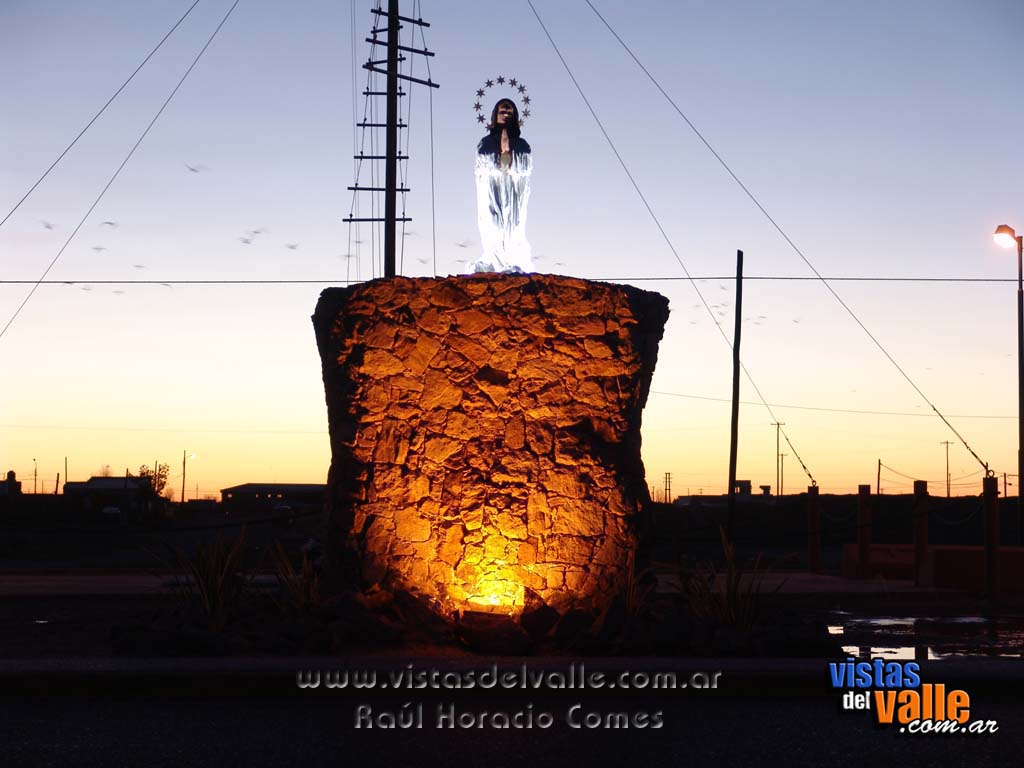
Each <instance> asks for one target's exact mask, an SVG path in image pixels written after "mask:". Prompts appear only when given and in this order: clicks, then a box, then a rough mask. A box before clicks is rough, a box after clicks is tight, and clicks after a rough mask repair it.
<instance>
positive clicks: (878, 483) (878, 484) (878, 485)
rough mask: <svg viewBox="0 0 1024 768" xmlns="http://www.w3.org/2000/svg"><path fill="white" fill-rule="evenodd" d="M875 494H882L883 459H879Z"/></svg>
mask: <svg viewBox="0 0 1024 768" xmlns="http://www.w3.org/2000/svg"><path fill="white" fill-rule="evenodd" d="M875 495H877V496H881V495H882V460H881V459H879V460H878V479H877V480H875Z"/></svg>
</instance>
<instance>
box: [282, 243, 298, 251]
mask: <svg viewBox="0 0 1024 768" xmlns="http://www.w3.org/2000/svg"><path fill="white" fill-rule="evenodd" d="M284 247H285V248H287V249H288V250H289V251H294V250H295V249H296V248H298V247H299V244H298V243H285V244H284Z"/></svg>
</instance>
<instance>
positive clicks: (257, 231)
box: [246, 228, 267, 237]
mask: <svg viewBox="0 0 1024 768" xmlns="http://www.w3.org/2000/svg"><path fill="white" fill-rule="evenodd" d="M266 231H267V230H265V229H262V228H261V229H250V230H249V231H248V232H247V233H246V234H249V235H252V236H253V237H256V235H262V234H264V233H266Z"/></svg>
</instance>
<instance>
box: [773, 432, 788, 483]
mask: <svg viewBox="0 0 1024 768" xmlns="http://www.w3.org/2000/svg"><path fill="white" fill-rule="evenodd" d="M772 426H773V427H775V492H776V493H778V494H779V495H780V496H781V495H782V494H781V492H780V490H779V488H780V487H781V485H782V468H781V466H780V465H779V450H780V448H779V429H780V428H781V427H784V426H786V422H784V421H773V422H772Z"/></svg>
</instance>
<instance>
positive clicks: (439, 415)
mask: <svg viewBox="0 0 1024 768" xmlns="http://www.w3.org/2000/svg"><path fill="white" fill-rule="evenodd" d="M667 318H668V301H667V299H665V298H664V297H663V296H660V295H658V294H656V293H650V292H647V291H642V290H639V289H636V288H632V287H630V286H621V285H612V284H607V283H595V282H588V281H585V280H579V279H575V278H569V277H557V276H550V275H499V274H483V275H473V276H464V277H450V278H437V279H435V278H402V277H396V278H390V279H382V280H375V281H372V282H368V283H362V284H360V285H356V286H352V287H349V288H331V289H328V290H325V291H324V292H323V293H322V295H321V297H320V301H319V303H318V304H317V308H316V314H315V315H314V316H313V323H314V327H315V330H316V337H317V344H318V346H319V349H320V357H321V360H322V362H323V377H324V386H325V390H326V395H327V409H328V420H329V425H330V439H331V453H332V461H331V469H330V474H329V479H328V505H329V507H330V518H329V520H330V522H329V525H330V535H329V538H328V547H329V550H330V553H331V554H332V555H333V556H334V558H335V561H336V562H338V563H341V564H342V565H343V566H345V568H346V569H347V572H348V573H349V574H350V575H351V577H352V578H353V579H356V580H358V582H359V586H362V587H368V586H370V585H374V584H376V585H379V586H380V587H381V588H383V589H385V590H392V591H397V590H405V591H408V592H410V593H412V594H414V595H416V596H417V597H418V598H420V599H421V600H422V601H423V602H424V603H426V604H427V605H429V606H430V608H431V609H432V610H433V611H435V612H436V613H438V614H440V615H442V616H444V617H446V618H451V617H453V616H454V615H455V614H456V613H461V612H465V611H493V612H497V613H505V614H509V615H512V616H513V617H515V616H518V615H519V614H521V613H522V612H523V610H524V609H530V610H532V609H533V608H534V607H537V606H539V604H540V602H541V601H543V603H545V604H547V605H548V606H550V607H551V608H554V609H555V610H557V611H559V612H560V613H565V612H567V611H568V610H571V609H574V608H582V609H584V610H588V611H594V610H600V609H601V608H602V607H603V606H604V605H606V604H607V602H608V601H609V600H611V598H612V597H614V595H615V594H616V592H617V591H619V590H621V589H622V588H623V585H624V584H625V582H626V579H627V576H628V573H629V570H630V569H631V568H635V567H637V563H638V562H639V560H642V554H641V556H640V557H639V558H638V555H637V553H638V549H640V550H642V543H643V538H644V536H645V534H646V531H645V526H644V524H643V519H644V517H643V509H644V505H645V504H647V503H648V502H649V495H648V491H647V485H646V481H645V479H644V468H643V464H642V462H641V458H640V422H641V412H642V410H643V407H644V404H645V402H646V400H647V394H648V390H649V387H650V381H651V375H652V373H653V371H654V365H655V361H656V359H657V351H658V342H659V341H660V340H661V335H662V331H663V328H664V324H665V321H666V320H667Z"/></svg>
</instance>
